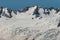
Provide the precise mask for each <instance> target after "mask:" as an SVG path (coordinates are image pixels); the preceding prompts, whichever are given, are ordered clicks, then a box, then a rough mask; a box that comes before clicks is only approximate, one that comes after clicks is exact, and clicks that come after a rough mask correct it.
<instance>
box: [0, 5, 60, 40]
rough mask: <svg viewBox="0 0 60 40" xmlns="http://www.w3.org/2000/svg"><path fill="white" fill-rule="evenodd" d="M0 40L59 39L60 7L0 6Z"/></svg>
mask: <svg viewBox="0 0 60 40" xmlns="http://www.w3.org/2000/svg"><path fill="white" fill-rule="evenodd" d="M0 40H60V8H53V7H51V8H42V7H40V6H30V7H26V8H24V9H19V10H11V9H9V8H3V7H0Z"/></svg>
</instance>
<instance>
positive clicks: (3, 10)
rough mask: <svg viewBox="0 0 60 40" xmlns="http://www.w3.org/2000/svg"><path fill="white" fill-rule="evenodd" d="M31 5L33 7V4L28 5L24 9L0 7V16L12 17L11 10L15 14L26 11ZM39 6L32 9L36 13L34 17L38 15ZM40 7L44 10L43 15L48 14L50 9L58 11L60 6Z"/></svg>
mask: <svg viewBox="0 0 60 40" xmlns="http://www.w3.org/2000/svg"><path fill="white" fill-rule="evenodd" d="M31 7H35V6H29V7H26V8H24V9H21V10H20V9H18V10H11V9H9V8H3V7H0V17H1V16H5V17H8V18H12V17H13V16H12V12H14V14H17V12H19V13H22V12H26V11H28V10H29V8H31ZM41 8H42V7H39V6H36V9H35V10H34V12H33V15H36V17H39V15H40V12H38V11H39V9H41ZM42 9H43V10H44V13H43V14H45V15H49V14H50V11H52V10H54V11H56V13H58V12H60V8H54V7H50V8H42ZM6 13H7V14H6Z"/></svg>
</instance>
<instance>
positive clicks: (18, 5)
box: [0, 0, 60, 9]
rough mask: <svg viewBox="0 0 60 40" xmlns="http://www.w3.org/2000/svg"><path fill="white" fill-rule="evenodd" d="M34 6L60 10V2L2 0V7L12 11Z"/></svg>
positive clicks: (53, 0)
mask: <svg viewBox="0 0 60 40" xmlns="http://www.w3.org/2000/svg"><path fill="white" fill-rule="evenodd" d="M34 5H38V6H41V7H48V8H49V7H55V8H60V0H0V6H3V7H7V8H11V9H23V8H25V7H27V6H34Z"/></svg>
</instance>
